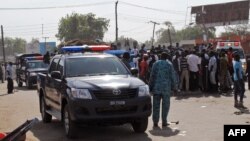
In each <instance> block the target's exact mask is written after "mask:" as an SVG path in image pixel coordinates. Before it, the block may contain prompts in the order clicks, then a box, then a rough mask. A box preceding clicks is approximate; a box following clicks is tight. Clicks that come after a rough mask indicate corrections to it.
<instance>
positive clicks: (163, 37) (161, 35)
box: [156, 21, 177, 44]
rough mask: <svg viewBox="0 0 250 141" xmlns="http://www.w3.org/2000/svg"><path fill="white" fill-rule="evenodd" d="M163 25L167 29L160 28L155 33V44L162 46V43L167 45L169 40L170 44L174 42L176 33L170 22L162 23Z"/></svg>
mask: <svg viewBox="0 0 250 141" xmlns="http://www.w3.org/2000/svg"><path fill="white" fill-rule="evenodd" d="M164 25H166V27H167V29H165V28H161V29H159V30H158V31H156V35H157V43H158V44H162V43H169V42H170V38H171V41H172V43H173V42H176V41H177V40H176V31H175V28H174V26H173V25H172V23H171V22H169V21H166V22H164ZM168 30H169V31H170V36H169V32H168Z"/></svg>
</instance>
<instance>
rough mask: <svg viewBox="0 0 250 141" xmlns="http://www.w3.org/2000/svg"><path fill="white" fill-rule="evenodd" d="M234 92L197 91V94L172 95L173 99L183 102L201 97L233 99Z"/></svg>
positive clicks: (181, 93)
mask: <svg viewBox="0 0 250 141" xmlns="http://www.w3.org/2000/svg"><path fill="white" fill-rule="evenodd" d="M232 96H233V94H232V91H229V92H227V93H221V94H220V93H218V92H217V93H208V92H202V91H195V92H180V93H177V94H172V97H175V100H183V99H189V98H201V97H214V98H220V97H232Z"/></svg>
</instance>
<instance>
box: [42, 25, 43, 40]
mask: <svg viewBox="0 0 250 141" xmlns="http://www.w3.org/2000/svg"><path fill="white" fill-rule="evenodd" d="M42 37H43V24H42Z"/></svg>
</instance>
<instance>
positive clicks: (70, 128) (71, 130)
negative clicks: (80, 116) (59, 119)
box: [63, 104, 77, 138]
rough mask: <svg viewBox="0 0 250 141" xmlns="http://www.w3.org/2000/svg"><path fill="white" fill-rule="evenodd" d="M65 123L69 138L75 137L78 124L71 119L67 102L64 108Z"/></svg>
mask: <svg viewBox="0 0 250 141" xmlns="http://www.w3.org/2000/svg"><path fill="white" fill-rule="evenodd" d="M63 125H64V130H65V134H66V136H67V137H68V138H75V137H76V134H77V130H76V124H75V123H74V122H73V121H72V120H71V118H70V113H69V107H68V105H67V104H66V105H65V106H64V109H63Z"/></svg>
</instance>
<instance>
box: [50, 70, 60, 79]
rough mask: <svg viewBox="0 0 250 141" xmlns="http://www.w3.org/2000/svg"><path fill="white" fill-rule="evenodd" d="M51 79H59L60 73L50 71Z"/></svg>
mask: <svg viewBox="0 0 250 141" xmlns="http://www.w3.org/2000/svg"><path fill="white" fill-rule="evenodd" d="M51 77H52V78H54V79H61V77H62V75H61V72H60V71H52V72H51Z"/></svg>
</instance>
